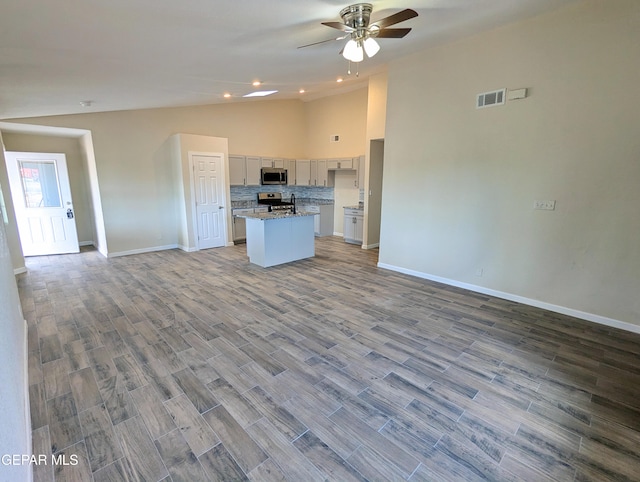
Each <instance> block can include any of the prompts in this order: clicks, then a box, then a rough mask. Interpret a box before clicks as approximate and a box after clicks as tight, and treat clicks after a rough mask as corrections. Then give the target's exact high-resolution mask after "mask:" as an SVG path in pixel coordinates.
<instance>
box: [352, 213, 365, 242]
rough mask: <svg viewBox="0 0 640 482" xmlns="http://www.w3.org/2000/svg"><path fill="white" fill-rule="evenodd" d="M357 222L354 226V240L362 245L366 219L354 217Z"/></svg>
mask: <svg viewBox="0 0 640 482" xmlns="http://www.w3.org/2000/svg"><path fill="white" fill-rule="evenodd" d="M354 219H355V220H356V222H355V223H354V225H353V230H354V232H353V239H355V240H356V241H359V242H360V243H362V240H363V238H364V236H363V234H364V217H363V216H354Z"/></svg>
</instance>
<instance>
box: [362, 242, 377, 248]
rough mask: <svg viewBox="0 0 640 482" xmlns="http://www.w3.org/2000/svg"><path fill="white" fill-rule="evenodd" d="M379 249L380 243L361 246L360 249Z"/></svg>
mask: <svg viewBox="0 0 640 482" xmlns="http://www.w3.org/2000/svg"><path fill="white" fill-rule="evenodd" d="M379 247H380V243H372V244H367V245H366V246H365V245H362V249H373V248H379Z"/></svg>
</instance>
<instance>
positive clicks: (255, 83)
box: [251, 80, 262, 87]
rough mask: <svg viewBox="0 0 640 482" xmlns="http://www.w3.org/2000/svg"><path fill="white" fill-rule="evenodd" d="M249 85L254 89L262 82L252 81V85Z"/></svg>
mask: <svg viewBox="0 0 640 482" xmlns="http://www.w3.org/2000/svg"><path fill="white" fill-rule="evenodd" d="M251 85H253V86H254V87H258V86H260V85H262V82H260V81H259V80H254V81H253V84H251Z"/></svg>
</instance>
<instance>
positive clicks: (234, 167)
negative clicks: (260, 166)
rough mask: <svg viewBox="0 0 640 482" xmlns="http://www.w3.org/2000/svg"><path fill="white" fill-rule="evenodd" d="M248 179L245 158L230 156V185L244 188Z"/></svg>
mask: <svg viewBox="0 0 640 482" xmlns="http://www.w3.org/2000/svg"><path fill="white" fill-rule="evenodd" d="M246 179H247V165H246V159H245V157H244V156H235V155H233V156H231V155H230V156H229V183H230V184H231V185H232V186H244V185H245V182H246Z"/></svg>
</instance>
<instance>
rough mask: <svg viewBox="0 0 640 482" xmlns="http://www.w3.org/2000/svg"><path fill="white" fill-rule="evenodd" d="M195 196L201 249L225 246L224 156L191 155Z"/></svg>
mask: <svg viewBox="0 0 640 482" xmlns="http://www.w3.org/2000/svg"><path fill="white" fill-rule="evenodd" d="M190 157H191V163H192V166H193V182H194V189H195V195H196V220H197V222H196V229H197V231H198V232H197V235H198V249H206V248H218V247H220V246H224V245H225V239H226V229H225V220H226V211H225V209H224V206H223V202H224V175H223V171H222V165H223V162H222V156H219V155H200V154H197V155H196V154H193V155H190Z"/></svg>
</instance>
